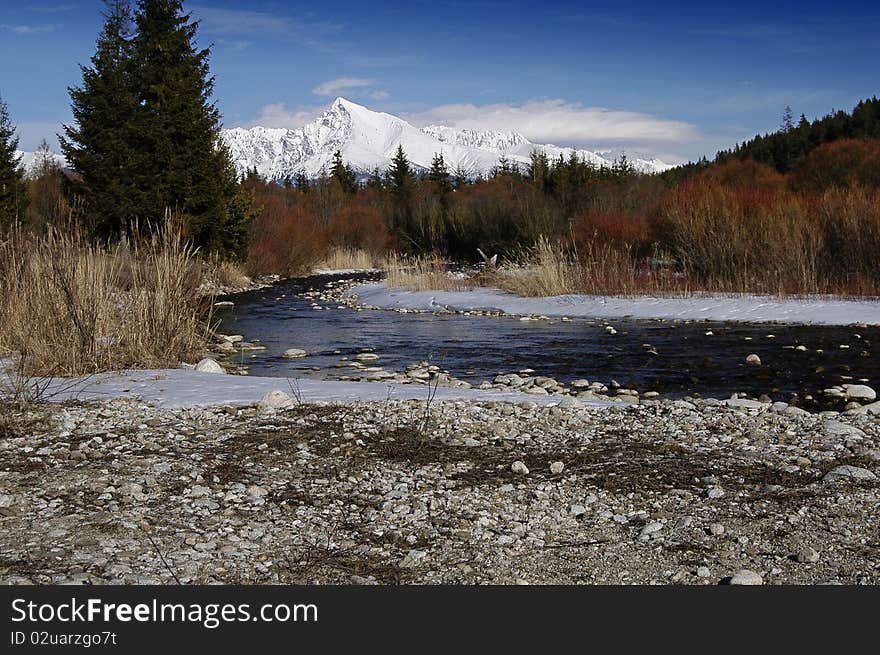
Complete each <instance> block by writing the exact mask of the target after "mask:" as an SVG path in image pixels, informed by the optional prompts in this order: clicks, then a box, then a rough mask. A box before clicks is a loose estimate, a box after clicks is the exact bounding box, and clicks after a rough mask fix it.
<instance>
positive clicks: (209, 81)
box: [130, 0, 252, 257]
mask: <svg viewBox="0 0 880 655" xmlns="http://www.w3.org/2000/svg"><path fill="white" fill-rule="evenodd" d="M135 22H136V26H137V34H136V36H135V38H134V39H133V41H132V59H133V61H134V64H135V65H134V66H133V70H132V84H133V88H134V90H135V98H136V100H137V111H136V114H135V117H134V120H133V121H132V123H131V132H130V133H131V137H132V141H133V147H132V154H133V156H132V160H133V161H132V170H133V172H132V182H133V186H134V188H135V194H136V198H137V202H138V206H139V210H140V213H139V215H140V216H141V217H142V218H143V219H146V220H147V221H149V222H150V223H153V224H158V222H159V221H160V220H161V219H162V218H163V216H164V215H165V212H166V210H170V211H172V212H174V213H175V214H177V215H180V216H181V217H182V218H183V221H184V224H185V226H186V228H187V231H188V233H189V236H190V238H191V239H192V240H193V242H194V243H195V244H196V245H198V246H200V247H202V248H203V249H205V250H206V251H209V252H216V253H218V254H221V255H226V256H233V257H241V256H243V255H244V250H245V247H246V245H247V240H246V234H247V224H248V222H249V221H250V218H251V214H252V212H251V210H250V208H249V205H248V199H247V197H246V195H245V194H244V192H243V191H242V190H241V188H240V187H239V184H238V180H237V178H236V175H235V170H234V168H233V165H232V160H231V157H230V155H229V152H228V150H227V149H226V147H225V146H224V145H223V143H222V142H221V140H220V114H219V111H218V110H217V107H216V106H215V105H214V103H213V102H212V101H211V95H212V93H213V88H214V78H213V77H212V76H211V75H210V70H209V65H208V59H209V56H210V50H209V49H207V48H206V49H201V50H200V49H197V48H196V47H195V44H194V41H195V36H196V30H197V28H198V23H196V22H193V21H192V20H191V16H190V15H189V14H186V13H184V12H183V7H182V0H139V3H138V9H137V12H136V16H135Z"/></svg>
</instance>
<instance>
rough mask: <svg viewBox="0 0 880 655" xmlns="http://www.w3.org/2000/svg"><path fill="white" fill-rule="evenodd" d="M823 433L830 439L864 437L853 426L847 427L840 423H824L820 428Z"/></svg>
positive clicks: (862, 433)
mask: <svg viewBox="0 0 880 655" xmlns="http://www.w3.org/2000/svg"><path fill="white" fill-rule="evenodd" d="M822 430H823V432H825V434H827V435H828V436H831V437H864V436H865V433H864V432H862V431H861V430H860V429H859V428H857V427H855V426H854V425H847V424H846V423H842V422H841V421H825V423H824V424H823V426H822Z"/></svg>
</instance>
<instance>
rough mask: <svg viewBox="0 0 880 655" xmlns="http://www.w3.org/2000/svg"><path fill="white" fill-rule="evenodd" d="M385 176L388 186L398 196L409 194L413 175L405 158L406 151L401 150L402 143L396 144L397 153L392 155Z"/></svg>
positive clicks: (413, 180)
mask: <svg viewBox="0 0 880 655" xmlns="http://www.w3.org/2000/svg"><path fill="white" fill-rule="evenodd" d="M386 177H387V186H388V188H390V189H391V190H392V191H393V192H394V193H395V194H396V195H397V196H398V197H399V198H406V197H408V196H409V193H410V191H411V189H412V186H413V183H414V182H415V175H414V174H413V169H412V166H410V164H409V160H408V159H407V158H406V153H405V152H404V151H403V146H402V145H399V146H397V153H396V154H395V155H394V159H392V160H391V166H390V167H389V169H388V172H387V174H386Z"/></svg>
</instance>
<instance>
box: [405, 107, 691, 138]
mask: <svg viewBox="0 0 880 655" xmlns="http://www.w3.org/2000/svg"><path fill="white" fill-rule="evenodd" d="M404 118H406V119H407V120H408V121H410V122H411V123H413V124H414V125H418V126H424V125H428V124H432V123H433V124H439V125H448V126H450V127H457V128H470V129H476V130H487V129H494V130H512V131H515V132H520V133H521V134H523V135H524V136H525V137H526V138H527V139H529V140H530V141H532V142H534V143H553V144H556V145H565V146H580V147H589V148H599V147H621V146H625V147H627V148H633V149H639V150H652V151H656V150H657V148H658V146H664V147H666V148H669V147H671V146H675V145H678V144H684V143H688V142H693V141H696V140H699V139H701V138H702V135H701V134H700V133H699V131H698V130H697V128H696V127H695V126H693V125H691V124H690V123H686V122H684V121H675V120H668V119H663V118H658V117H656V116H652V115H650V114H644V113H639V112H633V111H620V110H613V109H606V108H604V107H585V106H584V105H582V104H580V103H575V102H566V101H565V100H559V99H551V100H532V101H529V102H526V103H524V104H521V105H508V104H491V105H473V104H451V105H442V106H440V107H435V108H434V109H429V110H427V111H422V112H416V113H410V114H407V115H405V116H404Z"/></svg>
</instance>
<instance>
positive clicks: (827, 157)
mask: <svg viewBox="0 0 880 655" xmlns="http://www.w3.org/2000/svg"><path fill="white" fill-rule="evenodd" d="M789 186H790V187H791V188H792V189H794V190H795V191H803V192H807V193H822V192H823V191H825V190H827V189H831V188H834V187H837V188H841V189H845V188H849V187H853V186H862V187H866V188H872V189H877V188H880V139H843V140H841V141H834V142H832V143H826V144H824V145H821V146H819V147H818V148H816V149H815V150H813V151H812V152H810V154H808V155H806V156H805V157H802V158H801V159H799V160H797V161H796V162H794V164H793V165H792V167H791V172H790V174H789Z"/></svg>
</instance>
